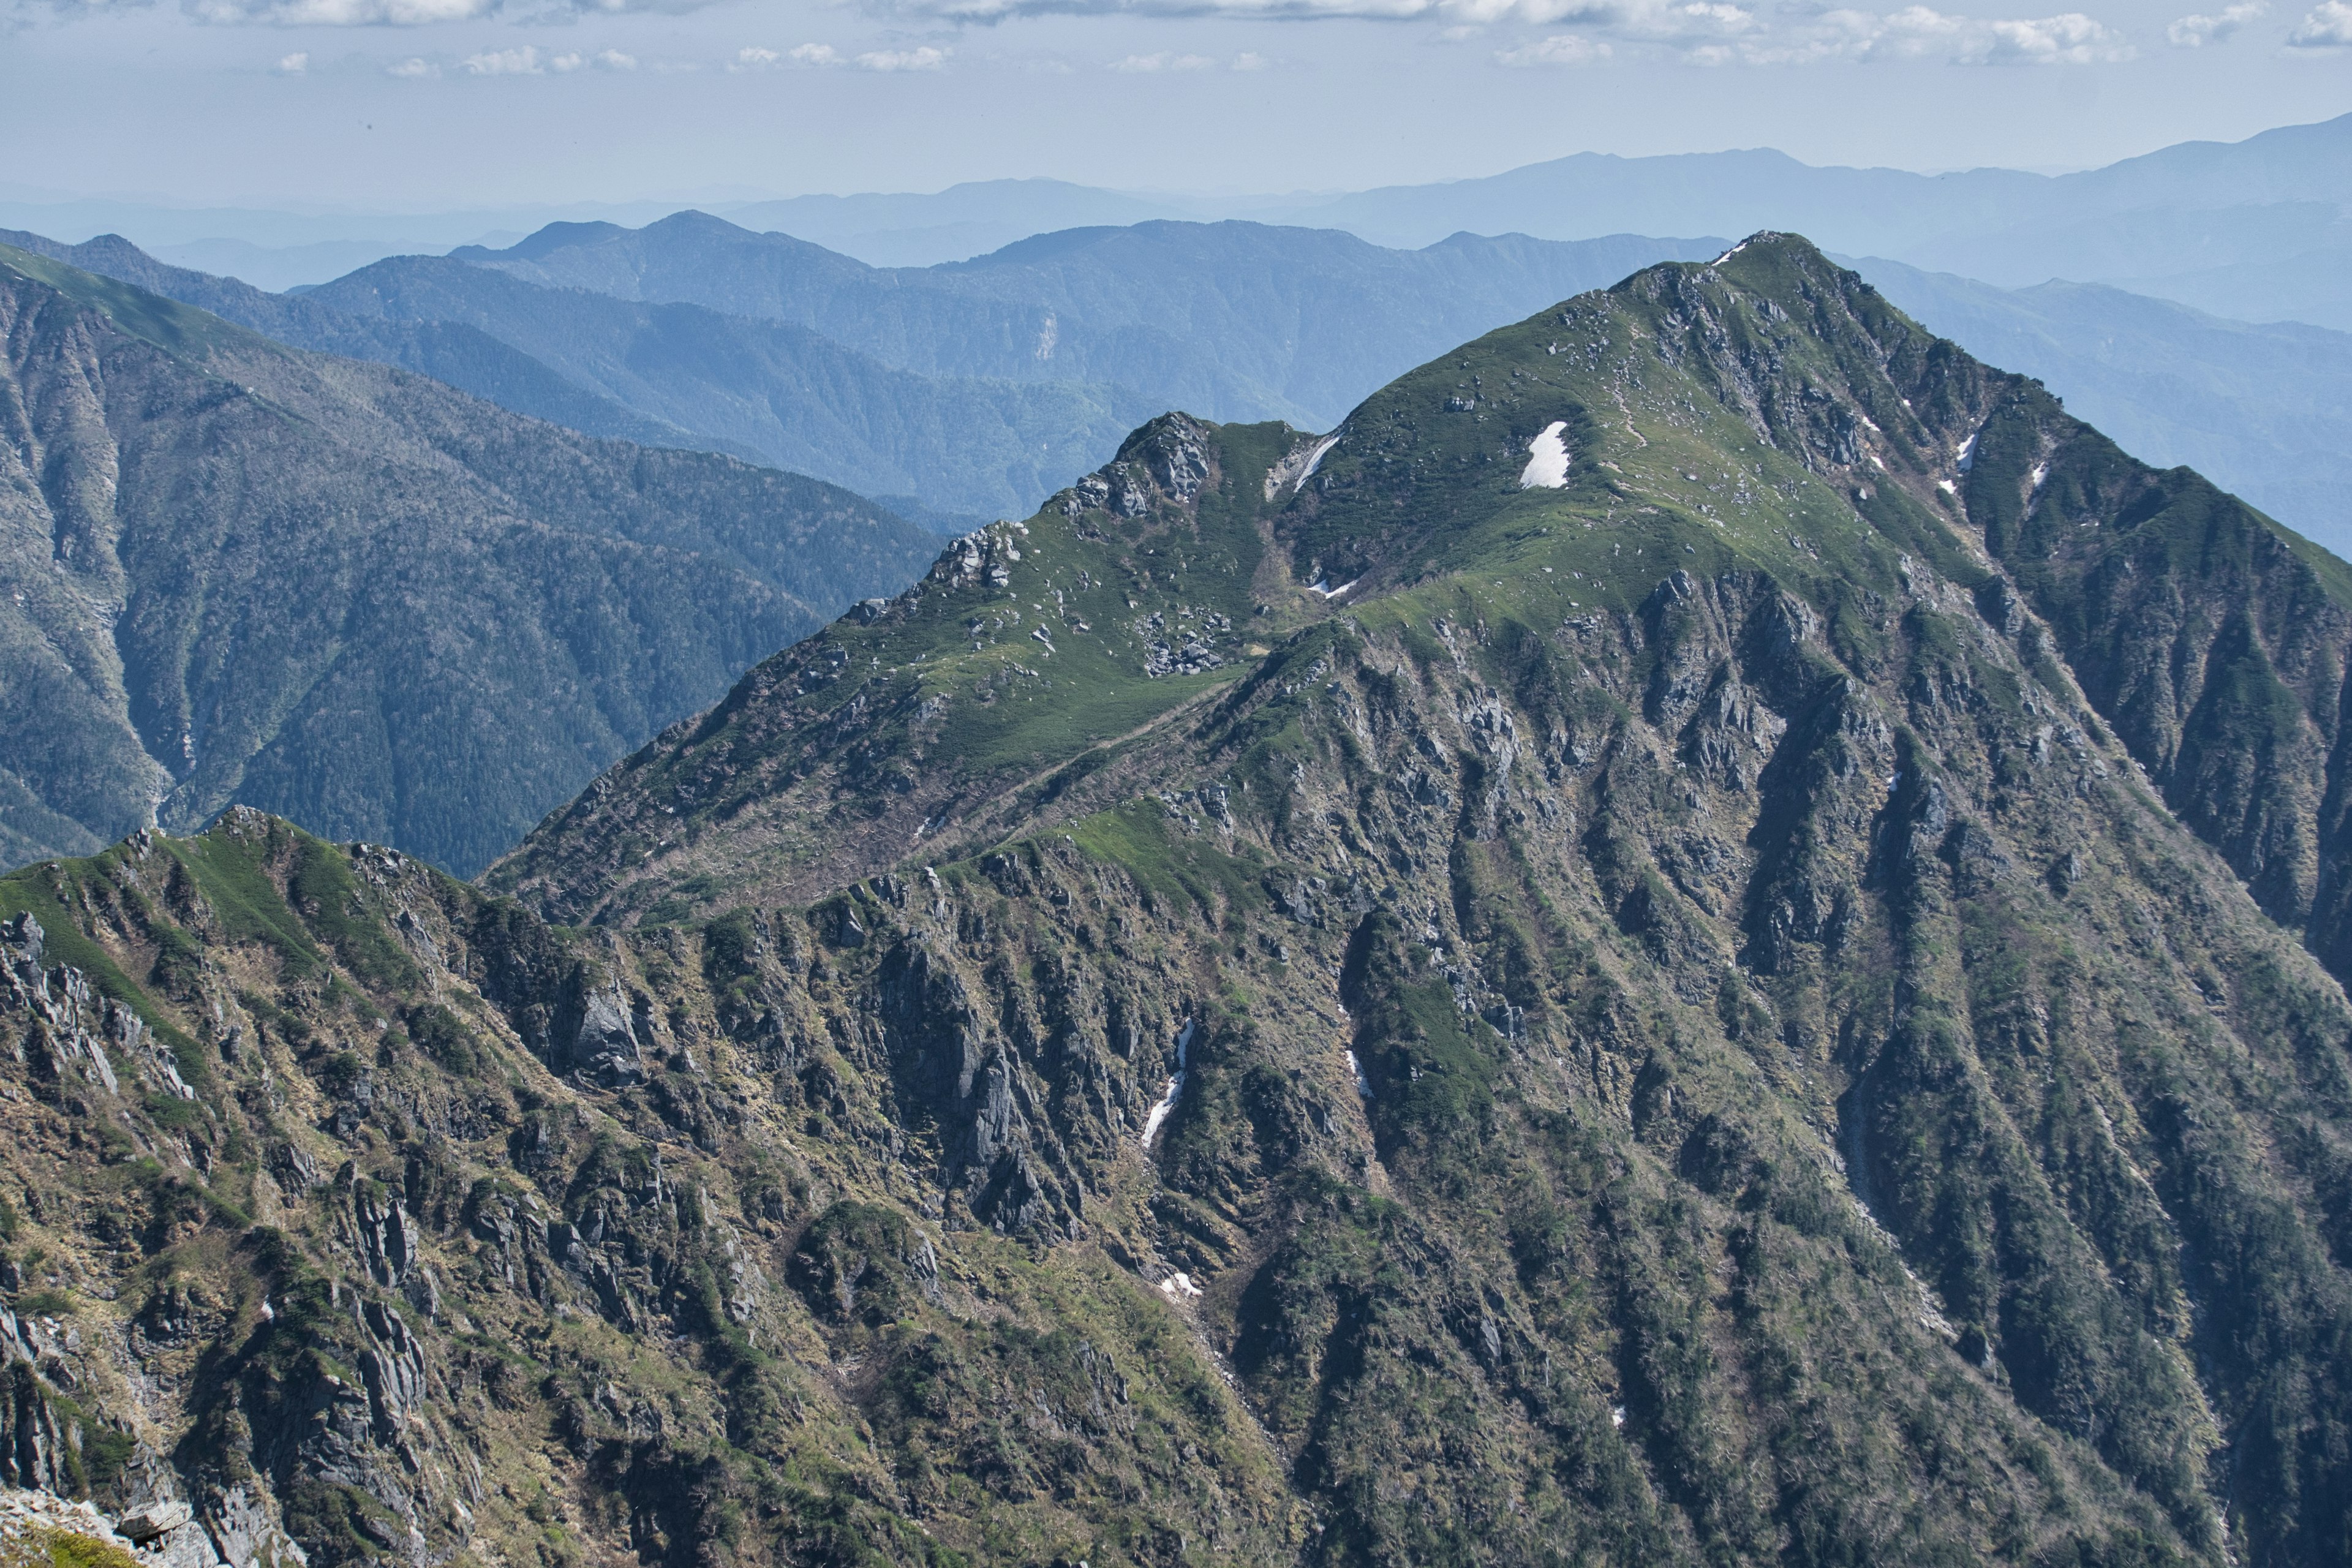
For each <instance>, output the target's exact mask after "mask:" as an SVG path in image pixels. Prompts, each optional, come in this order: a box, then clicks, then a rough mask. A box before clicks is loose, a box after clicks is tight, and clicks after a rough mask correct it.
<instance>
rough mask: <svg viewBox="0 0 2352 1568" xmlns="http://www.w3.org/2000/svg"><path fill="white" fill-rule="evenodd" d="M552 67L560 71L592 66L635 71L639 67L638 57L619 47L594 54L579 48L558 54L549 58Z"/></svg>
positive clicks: (583, 68)
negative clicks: (584, 53) (587, 53)
mask: <svg viewBox="0 0 2352 1568" xmlns="http://www.w3.org/2000/svg"><path fill="white" fill-rule="evenodd" d="M547 63H548V65H549V67H550V68H552V69H554V70H558V71H576V70H585V69H587V68H590V67H591V66H593V67H594V68H596V69H598V70H604V71H633V70H635V69H636V68H637V57H636V56H635V55H625V54H623V53H622V52H621V51H620V50H618V49H600V50H598V51H597V52H596V53H594V54H593V55H583V54H582V53H580V52H579V51H578V50H576V49H575V50H573V51H572V52H571V53H569V54H562V55H558V56H556V57H555V58H553V59H551V60H549V61H548V62H547Z"/></svg>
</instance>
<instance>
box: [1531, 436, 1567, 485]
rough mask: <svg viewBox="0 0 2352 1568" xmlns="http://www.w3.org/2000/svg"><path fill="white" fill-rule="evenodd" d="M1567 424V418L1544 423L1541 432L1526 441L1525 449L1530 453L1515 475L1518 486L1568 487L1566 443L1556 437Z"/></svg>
mask: <svg viewBox="0 0 2352 1568" xmlns="http://www.w3.org/2000/svg"><path fill="white" fill-rule="evenodd" d="M1567 428H1568V421H1567V420H1565V419H1555V420H1553V421H1552V422H1551V423H1550V424H1549V425H1547V426H1544V428H1543V434H1542V435H1540V436H1538V437H1536V438H1535V439H1534V440H1532V441H1530V442H1528V451H1529V452H1530V453H1532V454H1534V455H1533V456H1531V457H1530V458H1528V466H1527V468H1525V470H1523V471H1522V472H1521V473H1520V475H1519V489H1523V490H1536V489H1543V490H1557V489H1566V488H1567V487H1568V443H1567V442H1565V441H1563V440H1561V439H1560V438H1559V433H1560V432H1561V431H1563V430H1565V429H1567Z"/></svg>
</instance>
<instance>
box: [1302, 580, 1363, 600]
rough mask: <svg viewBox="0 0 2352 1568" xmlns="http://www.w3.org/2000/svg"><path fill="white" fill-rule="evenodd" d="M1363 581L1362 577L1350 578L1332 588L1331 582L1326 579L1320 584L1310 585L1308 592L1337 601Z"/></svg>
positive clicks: (1319, 582) (1320, 581)
mask: <svg viewBox="0 0 2352 1568" xmlns="http://www.w3.org/2000/svg"><path fill="white" fill-rule="evenodd" d="M1362 581H1363V579H1362V578H1361V577H1350V578H1349V579H1348V580H1347V581H1346V582H1344V583H1342V584H1339V586H1338V587H1336V588H1334V587H1333V586H1331V580H1330V579H1329V578H1328V577H1326V578H1323V579H1321V580H1319V581H1318V582H1315V583H1312V584H1308V585H1307V592H1308V593H1310V594H1320V595H1323V596H1324V597H1325V598H1327V599H1336V598H1338V597H1339V595H1342V594H1344V593H1346V592H1347V591H1348V590H1349V589H1350V588H1352V587H1354V586H1355V585H1356V584H1359V583H1360V582H1362Z"/></svg>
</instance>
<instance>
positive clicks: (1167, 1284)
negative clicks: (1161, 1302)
mask: <svg viewBox="0 0 2352 1568" xmlns="http://www.w3.org/2000/svg"><path fill="white" fill-rule="evenodd" d="M1160 1294H1161V1295H1163V1296H1165V1297H1167V1298H1168V1299H1169V1300H1171V1301H1188V1300H1194V1299H1196V1298H1197V1297H1199V1295H1200V1294H1201V1288H1200V1287H1199V1286H1198V1285H1195V1284H1193V1283H1192V1276H1191V1275H1190V1274H1187V1273H1185V1272H1184V1271H1183V1270H1181V1269H1179V1270H1177V1271H1176V1272H1175V1273H1173V1274H1171V1275H1170V1276H1169V1277H1168V1278H1167V1279H1162V1280H1161V1281H1160Z"/></svg>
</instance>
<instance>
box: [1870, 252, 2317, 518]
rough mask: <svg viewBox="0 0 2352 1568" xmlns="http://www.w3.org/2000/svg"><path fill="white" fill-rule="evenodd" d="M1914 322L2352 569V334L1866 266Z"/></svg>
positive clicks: (2118, 296)
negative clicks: (2214, 486) (2351, 441)
mask: <svg viewBox="0 0 2352 1568" xmlns="http://www.w3.org/2000/svg"><path fill="white" fill-rule="evenodd" d="M1852 265H1853V267H1854V268H1856V269H1857V270H1858V271H1860V272H1861V273H1862V275H1863V276H1864V277H1865V278H1867V279H1869V280H1870V281H1871V282H1872V283H1873V284H1874V285H1876V286H1877V287H1878V288H1879V289H1883V290H1885V294H1886V297H1887V298H1888V299H1889V300H1893V301H1894V302H1895V305H1896V306H1897V307H1898V308H1899V309H1901V310H1903V311H1904V312H1905V313H1906V314H1907V315H1909V316H1910V317H1911V318H1912V319H1913V320H1915V321H1918V322H1920V323H1921V324H1922V325H1924V326H1926V327H1927V328H1929V329H1930V330H1932V331H1936V332H1938V333H1941V334H1943V335H1944V336H1946V337H1949V338H1951V339H1953V340H1955V341H1956V342H1959V343H1961V344H1963V345H1964V346H1966V347H1967V349H1968V350H1969V353H1972V354H1975V355H1976V356H1978V357H1979V358H1980V359H1983V360H1986V361H1989V362H1990V363H1997V364H2003V365H2009V366H2012V367H2014V368H2015V369H2017V370H2019V371H2021V372H2023V373H2024V374H2028V375H2032V376H2034V377H2036V378H2037V379H2039V380H2041V381H2042V382H2043V383H2045V384H2047V385H2048V386H2049V387H2050V389H2051V390H2052V391H2053V392H2054V393H2058V394H2060V395H2063V397H2064V398H2065V400H2066V404H2067V406H2068V407H2069V408H2071V409H2072V410H2073V411H2074V413H2075V414H2077V415H2078V416H2081V417H2083V418H2084V419H2085V420H2087V421H2089V422H2090V423H2092V424H2094V425H2095V426H2098V427H2099V428H2100V429H2101V430H2103V431H2105V433H2106V434H2108V435H2109V436H2111V437H2114V438H2115V440H2116V442H2117V443H2119V444H2120V445H2122V446H2123V447H2126V449H2127V450H2129V451H2131V452H2132V453H2134V454H2135V455H2137V456H2138V457H2140V458H2145V459H2147V460H2148V461H2150V462H2153V463H2156V464H2158V465H2159V466H2169V465H2174V464H2185V465H2187V466H2189V467H2190V468H2195V469H2197V470H2198V471H2199V472H2200V473H2202V474H2205V475H2207V476H2208V477H2210V478H2211V479H2214V480H2215V481H2216V482H2218V483H2220V484H2222V485H2224V486H2226V487H2227V488H2229V489H2231V490H2233V491H2235V492H2236V493H2238V494H2240V495H2242V496H2244V497H2245V498H2246V499H2247V500H2251V501H2252V502H2253V503H2254V504H2255V505H2256V506H2259V507H2261V508H2262V509H2263V510H2265V511H2267V512H2269V513H2270V514H2271V515H2272V516H2273V517H2275V518H2278V519H2281V520H2282V521H2285V522H2287V523H2289V524H2291V525H2292V526H2293V527H2294V528H2295V529H2296V531H2299V532H2301V533H2303V534H2304V535H2305V536H2306V537H2307V538H2310V539H2313V540H2315V541H2317V542H2319V543H2321V544H2324V545H2326V546H2327V547H2328V549H2330V550H2331V551H2334V552H2336V553H2337V554H2339V555H2352V458H2347V453H2346V450H2345V445H2344V441H2343V438H2342V434H2341V433H2342V432H2343V430H2344V429H2345V428H2346V423H2347V419H2352V334H2347V333H2343V332H2335V331H2326V329H2323V328H2319V327H2308V326H2304V325H2302V324H2300V323H2298V322H2292V321H2288V322H2277V323H2273V324H2271V325H2268V326H2256V325H2252V324H2249V323H2246V322H2242V321H2227V320H2223V319H2221V318H2220V317H2216V316H2209V315H2206V314H2204V313H2203V312H2201V311H2198V310H2189V309H2187V308H2185V307H2182V306H2179V305H2174V304H2171V303H2169V302H2168V301H2165V300H2150V299H2147V298H2146V297H2144V296H2141V295H2137V294H2132V293H2128V292H2126V291H2125V290H2123V289H2110V288H2105V287H2103V286H2100V285H2097V284H2084V283H2044V284H2042V285H2040V286H2038V287H2036V288H2032V289H1995V288H1993V287H1992V286H1991V285H1990V284H1986V283H1979V282H1976V281H1974V280H1973V279H1965V278H1956V277H1953V276H1951V275H1949V274H1948V273H1945V274H1938V273H1927V272H1922V271H1920V270H1918V269H1917V268H1908V267H1905V266H1903V265H1902V264H1901V263H1899V262H1892V261H1882V260H1875V259H1872V260H1864V261H1857V262H1854V263H1853V264H1852Z"/></svg>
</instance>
